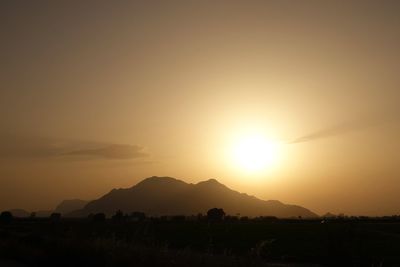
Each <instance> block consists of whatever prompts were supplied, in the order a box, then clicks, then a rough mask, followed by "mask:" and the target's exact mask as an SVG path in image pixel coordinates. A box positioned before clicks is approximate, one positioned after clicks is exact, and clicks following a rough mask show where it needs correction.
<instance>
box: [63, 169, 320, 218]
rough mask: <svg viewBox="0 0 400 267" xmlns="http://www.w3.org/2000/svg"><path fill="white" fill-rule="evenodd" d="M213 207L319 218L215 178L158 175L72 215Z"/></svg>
mask: <svg viewBox="0 0 400 267" xmlns="http://www.w3.org/2000/svg"><path fill="white" fill-rule="evenodd" d="M213 207H220V208H223V209H224V210H225V212H226V214H231V215H236V214H240V215H241V216H251V217H254V216H276V217H279V218H289V217H298V216H301V217H303V218H311V217H318V215H317V214H315V213H313V212H311V211H310V210H308V209H306V208H303V207H300V206H297V205H287V204H283V203H282V202H280V201H277V200H267V201H265V200H261V199H258V198H256V197H254V196H249V195H247V194H243V193H239V192H237V191H234V190H231V189H229V188H228V187H226V186H225V185H223V184H221V183H219V182H218V181H217V180H215V179H210V180H207V181H203V182H199V183H197V184H188V183H185V182H183V181H181V180H178V179H175V178H172V177H157V176H153V177H150V178H147V179H144V180H143V181H141V182H139V183H138V184H136V185H135V186H133V187H131V188H126V189H113V190H111V191H110V192H109V193H108V194H106V195H104V196H102V197H101V198H99V199H97V200H93V201H91V202H89V203H88V204H87V205H86V206H85V207H84V208H83V209H81V210H77V211H74V212H72V213H70V214H69V216H72V217H81V216H87V215H89V214H91V213H98V212H103V213H105V214H106V215H107V216H111V215H113V214H114V213H115V211H116V210H122V211H124V212H126V213H130V212H133V211H141V212H145V213H146V214H147V215H152V216H161V215H195V214H198V213H203V214H205V213H206V212H207V210H208V209H210V208H213Z"/></svg>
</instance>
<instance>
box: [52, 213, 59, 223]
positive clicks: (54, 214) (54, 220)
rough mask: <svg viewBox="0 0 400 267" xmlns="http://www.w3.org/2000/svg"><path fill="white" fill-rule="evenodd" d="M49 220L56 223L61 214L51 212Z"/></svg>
mask: <svg viewBox="0 0 400 267" xmlns="http://www.w3.org/2000/svg"><path fill="white" fill-rule="evenodd" d="M50 220H51V221H53V222H58V221H59V220H61V213H58V212H53V213H52V214H51V215H50Z"/></svg>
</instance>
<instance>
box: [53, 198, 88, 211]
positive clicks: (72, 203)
mask: <svg viewBox="0 0 400 267" xmlns="http://www.w3.org/2000/svg"><path fill="white" fill-rule="evenodd" d="M87 203H88V201H86V200H81V199H67V200H63V201H62V202H61V203H60V204H58V205H57V207H56V209H55V210H54V212H57V213H61V214H62V215H64V214H68V213H70V212H72V211H75V210H79V209H82V208H83V207H84V206H85V205H86V204H87Z"/></svg>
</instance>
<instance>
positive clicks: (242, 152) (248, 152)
mask: <svg viewBox="0 0 400 267" xmlns="http://www.w3.org/2000/svg"><path fill="white" fill-rule="evenodd" d="M279 147H280V144H279V142H276V141H273V140H269V139H268V138H266V137H265V136H263V135H261V134H251V135H246V136H242V137H240V138H239V139H238V140H236V141H235V143H234V145H233V149H232V158H233V163H234V164H235V166H236V167H239V168H240V169H242V170H243V171H246V172H252V173H253V172H260V171H263V170H265V169H267V168H271V167H272V166H274V165H275V164H276V163H277V161H278V159H279V154H280V153H279Z"/></svg>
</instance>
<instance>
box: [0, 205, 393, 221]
mask: <svg viewBox="0 0 400 267" xmlns="http://www.w3.org/2000/svg"><path fill="white" fill-rule="evenodd" d="M21 219H23V220H48V221H52V222H57V221H60V220H61V219H67V220H89V221H93V222H103V221H114V222H144V221H165V222H168V221H171V222H183V221H208V222H247V221H249V222H275V221H280V222H284V221H287V222H305V221H308V222H318V223H328V222H343V221H346V222H351V221H354V222H357V221H359V222H365V221H371V222H381V221H382V222H391V221H393V222H399V221H400V215H392V216H376V217H369V216H346V215H343V214H340V215H329V216H321V217H318V218H302V217H301V216H299V217H291V218H277V217H275V216H258V217H248V216H240V215H239V214H238V215H226V214H225V211H224V210H223V209H222V208H212V209H209V210H208V211H207V213H206V214H202V213H199V214H197V215H189V216H187V215H170V216H166V215H165V216H148V215H146V213H144V212H140V211H135V212H130V213H124V212H123V211H121V210H117V211H116V212H115V214H114V215H113V216H111V217H110V218H107V216H106V214H105V213H102V212H99V213H91V214H89V215H88V216H87V217H86V218H85V217H81V218H71V217H63V216H62V215H61V213H56V212H54V213H51V214H50V216H49V217H36V215H35V213H32V214H31V215H30V216H27V217H18V216H14V215H13V214H12V212H10V211H3V212H1V214H0V222H1V223H10V222H12V221H13V220H21Z"/></svg>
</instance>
